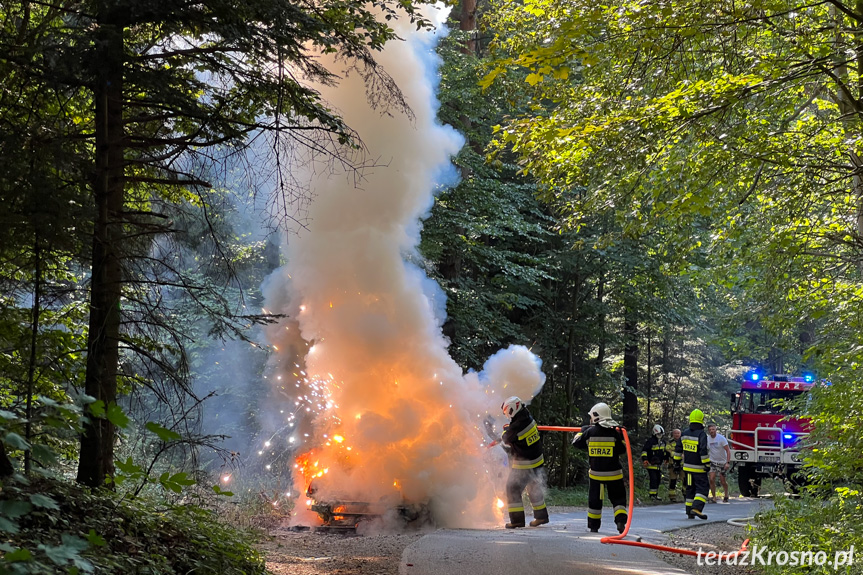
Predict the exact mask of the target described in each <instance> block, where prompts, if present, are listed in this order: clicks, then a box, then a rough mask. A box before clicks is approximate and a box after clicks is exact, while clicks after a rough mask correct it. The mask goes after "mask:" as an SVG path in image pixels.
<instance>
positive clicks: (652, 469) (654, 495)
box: [641, 425, 668, 501]
mask: <svg viewBox="0 0 863 575" xmlns="http://www.w3.org/2000/svg"><path fill="white" fill-rule="evenodd" d="M664 434H665V430H664V429H663V428H662V426H661V425H654V426H653V435H651V436H650V438H648V440H647V441H645V442H644V448H643V449H642V450H641V464H642V465H643V466H644V468H645V469H646V470H647V476H648V478H649V479H650V486H649V487H648V490H647V495H648V497H650V499H652V500H653V501H659V484H660V483H661V482H662V471H661V469H660V468H661V467H662V464H663V463H665V461H666V460H667V459H668V452H667V451H666V450H665V442H664V441H662V436H663V435H664Z"/></svg>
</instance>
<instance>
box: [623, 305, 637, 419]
mask: <svg viewBox="0 0 863 575" xmlns="http://www.w3.org/2000/svg"><path fill="white" fill-rule="evenodd" d="M637 331H638V324H636V323H635V322H634V321H633V320H632V319H631V318H629V317H627V318H626V319H624V322H623V337H624V341H625V342H626V347H625V348H624V350H623V379H624V388H623V421H622V423H623V425H624V426H625V427H626V428H627V429H628V430H629V431H631V432H632V433H637V432H638V395H637V392H638V335H637Z"/></svg>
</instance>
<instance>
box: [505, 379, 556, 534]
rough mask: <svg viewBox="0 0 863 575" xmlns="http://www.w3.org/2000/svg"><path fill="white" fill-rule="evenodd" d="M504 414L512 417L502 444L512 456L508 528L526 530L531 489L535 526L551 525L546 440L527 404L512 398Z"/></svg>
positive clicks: (510, 459) (532, 524) (506, 405)
mask: <svg viewBox="0 0 863 575" xmlns="http://www.w3.org/2000/svg"><path fill="white" fill-rule="evenodd" d="M500 407H501V410H503V414H504V415H505V416H507V417H508V418H510V423H509V425H508V426H505V427H504V432H503V437H501V443H502V444H503V448H504V449H505V450H506V451H507V453H508V454H509V466H510V470H509V477H508V478H507V480H506V499H507V510H508V511H509V523H507V524H506V528H507V529H515V528H516V527H524V521H525V519H524V503H523V502H522V499H521V494H522V493H524V491H525V489H526V490H527V496H528V498H529V499H530V505H531V507H533V521H531V522H530V526H531V527H538V526H540V525H544V524H546V523H548V509H547V508H546V506H545V493H544V491H543V490H544V487H543V483H544V477H543V472H544V468H543V465H544V463H545V459H544V458H543V456H542V438H541V437H540V436H539V430H538V429H537V428H536V421H534V420H533V417H531V415H530V412H529V411H528V410H527V407H525V405H524V402H523V401H522V400H521V399H519V398H518V397H514V396H513V397H510V398H509V399H507V400H506V401H504V402H503V405H501V406H500Z"/></svg>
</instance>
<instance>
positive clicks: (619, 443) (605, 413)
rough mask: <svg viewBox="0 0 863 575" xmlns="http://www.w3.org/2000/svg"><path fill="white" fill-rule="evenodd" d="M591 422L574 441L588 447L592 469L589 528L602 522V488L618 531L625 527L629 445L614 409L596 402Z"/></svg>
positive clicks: (591, 414) (591, 413) (576, 445)
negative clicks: (622, 458) (625, 465)
mask: <svg viewBox="0 0 863 575" xmlns="http://www.w3.org/2000/svg"><path fill="white" fill-rule="evenodd" d="M589 415H590V423H591V424H592V425H590V426H587V427H585V428H583V429H582V430H581V433H579V434H577V435H576V436H575V439H573V441H572V444H573V445H574V446H575V447H576V448H578V449H586V450H587V454H588V461H589V463H590V470H589V472H588V477H589V478H590V487H589V489H588V494H587V527H588V529H590V530H591V531H592V532H593V533H596V532H597V531H599V526H600V524H601V523H602V499H603V491H605V490H606V489H607V490H608V499H609V500H610V501H611V505H612V507H613V510H614V522H615V523H616V524H617V531H618V532H620V533H623V530H624V529H625V528H626V518H627V513H626V488H625V487H624V485H623V468H622V467H621V466H620V456H621V455H623V454H625V453H626V444H625V443H624V441H623V435H622V433H621V431H620V425H619V424H618V423H617V422H616V421H614V420H613V419H611V409H610V408H609V407H608V405H606V404H604V403H597V404H596V405H594V406H593V407H592V408H591V409H590V413H589Z"/></svg>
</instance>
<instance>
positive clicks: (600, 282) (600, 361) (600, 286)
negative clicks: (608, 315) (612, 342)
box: [596, 273, 605, 372]
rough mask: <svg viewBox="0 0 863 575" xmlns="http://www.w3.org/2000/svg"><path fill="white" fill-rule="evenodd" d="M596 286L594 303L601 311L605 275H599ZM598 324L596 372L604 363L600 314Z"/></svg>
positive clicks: (603, 327) (602, 329) (603, 326)
mask: <svg viewBox="0 0 863 575" xmlns="http://www.w3.org/2000/svg"><path fill="white" fill-rule="evenodd" d="M596 283H597V285H596V301H597V303H598V304H599V309H603V307H602V300H603V298H604V297H605V275H604V274H602V273H600V275H599V279H598V280H597V282H596ZM597 322H598V323H599V332H600V333H601V334H602V336H601V337H600V338H599V348H598V349H597V351H596V371H597V372H599V371H601V370H602V364H603V362H605V314H604V313H600V314H599V318H598V319H597Z"/></svg>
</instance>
